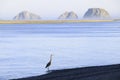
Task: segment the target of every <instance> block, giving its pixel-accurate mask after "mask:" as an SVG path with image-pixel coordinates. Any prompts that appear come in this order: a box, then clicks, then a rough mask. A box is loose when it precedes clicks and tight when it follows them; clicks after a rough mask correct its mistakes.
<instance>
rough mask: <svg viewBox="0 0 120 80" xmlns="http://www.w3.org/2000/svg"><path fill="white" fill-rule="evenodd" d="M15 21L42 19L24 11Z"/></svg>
mask: <svg viewBox="0 0 120 80" xmlns="http://www.w3.org/2000/svg"><path fill="white" fill-rule="evenodd" d="M13 19H14V20H38V19H41V17H40V16H38V15H36V14H33V13H31V12H28V11H22V12H21V13H19V14H18V15H16V16H15V17H14V18H13Z"/></svg>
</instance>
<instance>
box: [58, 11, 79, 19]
mask: <svg viewBox="0 0 120 80" xmlns="http://www.w3.org/2000/svg"><path fill="white" fill-rule="evenodd" d="M58 19H78V16H77V14H76V13H75V12H73V11H71V12H67V11H66V12H65V13H63V14H61V15H60V16H59V17H58Z"/></svg>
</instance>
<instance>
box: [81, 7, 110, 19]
mask: <svg viewBox="0 0 120 80" xmlns="http://www.w3.org/2000/svg"><path fill="white" fill-rule="evenodd" d="M83 18H85V19H86V18H87V19H109V18H110V14H109V13H108V12H107V11H106V10H105V9H102V8H89V9H88V10H87V12H86V13H85V14H84V16H83Z"/></svg>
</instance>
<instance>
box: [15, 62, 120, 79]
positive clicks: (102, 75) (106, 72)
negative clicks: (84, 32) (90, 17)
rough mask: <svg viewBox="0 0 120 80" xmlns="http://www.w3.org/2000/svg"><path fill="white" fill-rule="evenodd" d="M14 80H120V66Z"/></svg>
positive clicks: (95, 67)
mask: <svg viewBox="0 0 120 80" xmlns="http://www.w3.org/2000/svg"><path fill="white" fill-rule="evenodd" d="M13 80H120V64H116V65H106V66H93V67H84V68H74V69H64V70H53V71H51V72H50V73H48V74H45V75H40V76H34V77H29V78H21V79H13Z"/></svg>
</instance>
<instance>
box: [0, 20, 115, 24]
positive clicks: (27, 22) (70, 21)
mask: <svg viewBox="0 0 120 80" xmlns="http://www.w3.org/2000/svg"><path fill="white" fill-rule="evenodd" d="M112 21H114V20H112V19H111V20H0V24H53V23H79V22H112Z"/></svg>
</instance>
